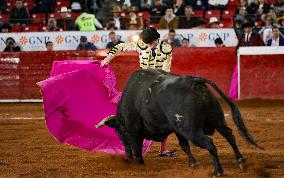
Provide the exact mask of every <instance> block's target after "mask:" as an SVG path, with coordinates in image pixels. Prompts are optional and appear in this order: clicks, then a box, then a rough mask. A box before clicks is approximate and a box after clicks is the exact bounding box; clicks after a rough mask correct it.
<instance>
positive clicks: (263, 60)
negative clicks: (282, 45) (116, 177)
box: [240, 55, 284, 99]
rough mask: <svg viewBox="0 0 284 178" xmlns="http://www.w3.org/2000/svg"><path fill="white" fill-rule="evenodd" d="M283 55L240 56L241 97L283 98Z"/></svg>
mask: <svg viewBox="0 0 284 178" xmlns="http://www.w3.org/2000/svg"><path fill="white" fill-rule="evenodd" d="M283 59H284V55H262V56H259V55H258V56H241V57H240V61H241V68H240V69H241V70H240V81H241V85H240V86H241V88H240V89H241V95H240V97H241V99H249V98H266V99H284V60H283Z"/></svg>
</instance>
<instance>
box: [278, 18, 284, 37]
mask: <svg viewBox="0 0 284 178" xmlns="http://www.w3.org/2000/svg"><path fill="white" fill-rule="evenodd" d="M277 22H278V24H277V26H278V28H279V30H280V32H281V33H282V34H284V16H282V17H279V18H278V19H277Z"/></svg>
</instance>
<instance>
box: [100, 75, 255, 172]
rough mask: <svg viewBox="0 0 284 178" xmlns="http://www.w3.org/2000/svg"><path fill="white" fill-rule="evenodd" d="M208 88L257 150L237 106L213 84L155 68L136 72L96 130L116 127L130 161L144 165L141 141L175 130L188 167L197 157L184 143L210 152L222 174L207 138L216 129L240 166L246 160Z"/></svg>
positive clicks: (158, 138) (210, 142)
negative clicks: (112, 112) (113, 110)
mask: <svg viewBox="0 0 284 178" xmlns="http://www.w3.org/2000/svg"><path fill="white" fill-rule="evenodd" d="M206 84H209V85H211V86H212V87H213V88H214V89H215V90H216V91H217V92H218V93H219V94H220V95H221V96H222V98H223V99H224V100H225V101H226V102H227V103H228V105H229V106H230V108H231V110H232V115H233V120H234V122H235V124H236V126H237V128H238V130H239V132H240V134H241V135H242V136H243V137H244V138H245V139H246V140H247V141H248V143H250V144H253V145H255V146H257V144H256V143H255V142H254V140H253V138H252V137H251V135H250V133H249V132H248V130H247V129H246V127H245V125H244V122H243V120H242V117H241V114H240V112H239V110H238V108H237V107H236V106H235V104H234V103H233V102H232V101H231V100H230V99H229V98H228V97H226V96H225V95H224V93H223V92H222V91H221V90H220V89H219V88H218V87H217V86H216V85H215V84H214V83H213V82H212V81H210V80H207V79H204V78H199V77H192V76H177V75H173V74H169V73H166V72H163V71H159V70H138V71H136V72H134V73H133V74H132V75H131V77H130V79H129V80H128V83H127V85H126V87H125V89H124V91H123V94H122V97H121V100H120V102H119V104H118V110H117V115H116V116H114V117H113V118H108V119H107V120H104V121H102V122H101V123H100V124H99V125H98V127H100V126H102V125H104V124H106V125H108V126H110V127H113V128H115V129H116V132H117V133H118V135H119V137H120V138H121V140H122V141H123V143H124V145H125V150H126V153H127V156H128V157H129V158H130V159H133V158H134V157H135V158H136V161H137V162H138V163H144V161H143V158H142V144H143V139H148V140H154V141H162V140H163V139H164V138H165V137H167V136H168V135H169V134H171V133H173V132H174V133H175V134H176V136H177V138H178V140H179V144H180V146H181V148H182V150H183V151H184V152H185V153H186V154H187V156H188V159H189V163H190V164H191V165H192V166H193V165H195V164H196V159H195V158H194V157H193V156H192V154H191V152H190V148H189V144H188V140H190V141H191V142H192V143H193V144H195V145H197V146H199V147H201V148H204V149H207V150H208V151H209V153H210V154H211V155H212V157H213V162H214V167H215V170H214V173H215V175H217V176H219V175H222V173H223V169H222V167H221V165H220V162H219V159H218V155H217V150H216V147H215V145H214V143H213V141H212V139H211V138H209V137H208V136H207V135H212V134H213V133H214V131H215V130H217V131H218V132H219V133H220V134H221V135H222V136H224V137H225V138H226V140H227V141H228V142H229V143H230V145H231V146H232V148H233V150H234V152H235V155H236V158H237V160H238V162H239V164H240V165H242V164H243V162H244V159H243V156H242V155H241V153H240V151H239V149H238V147H237V145H236V141H235V137H234V136H233V135H232V130H231V129H230V128H229V127H228V126H227V124H226V122H225V119H224V113H223V110H222V108H221V106H220V104H219V103H218V101H217V99H216V98H215V97H214V96H213V94H212V93H211V91H210V90H209V89H208V87H207V86H206Z"/></svg>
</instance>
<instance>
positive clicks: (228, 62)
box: [97, 47, 237, 94]
mask: <svg viewBox="0 0 284 178" xmlns="http://www.w3.org/2000/svg"><path fill="white" fill-rule="evenodd" d="M105 56H106V53H103V52H98V53H97V57H98V58H100V59H103V58H104V57H105ZM236 61H237V60H236V49H235V48H229V47H227V48H175V49H174V50H173V61H172V72H173V73H175V74H180V75H194V76H202V77H206V78H208V79H210V80H213V81H214V82H215V83H216V84H217V85H218V86H219V87H220V88H221V89H222V90H223V91H224V92H225V93H226V94H228V92H229V89H230V82H231V79H232V74H233V71H234V67H235V65H236ZM111 66H112V68H113V69H114V71H115V73H116V75H117V76H118V79H119V82H118V87H119V89H120V90H122V89H123V87H124V86H125V84H126V82H127V79H128V76H129V74H130V73H131V72H133V71H134V70H135V69H138V68H139V59H138V54H137V53H136V52H127V53H125V52H124V53H121V54H120V55H118V56H117V57H116V58H115V59H113V60H112V62H111Z"/></svg>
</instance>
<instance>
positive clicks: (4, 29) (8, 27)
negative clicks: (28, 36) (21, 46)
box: [1, 23, 11, 33]
mask: <svg viewBox="0 0 284 178" xmlns="http://www.w3.org/2000/svg"><path fill="white" fill-rule="evenodd" d="M9 32H11V25H10V24H8V23H4V24H3V25H2V27H1V33H9Z"/></svg>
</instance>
